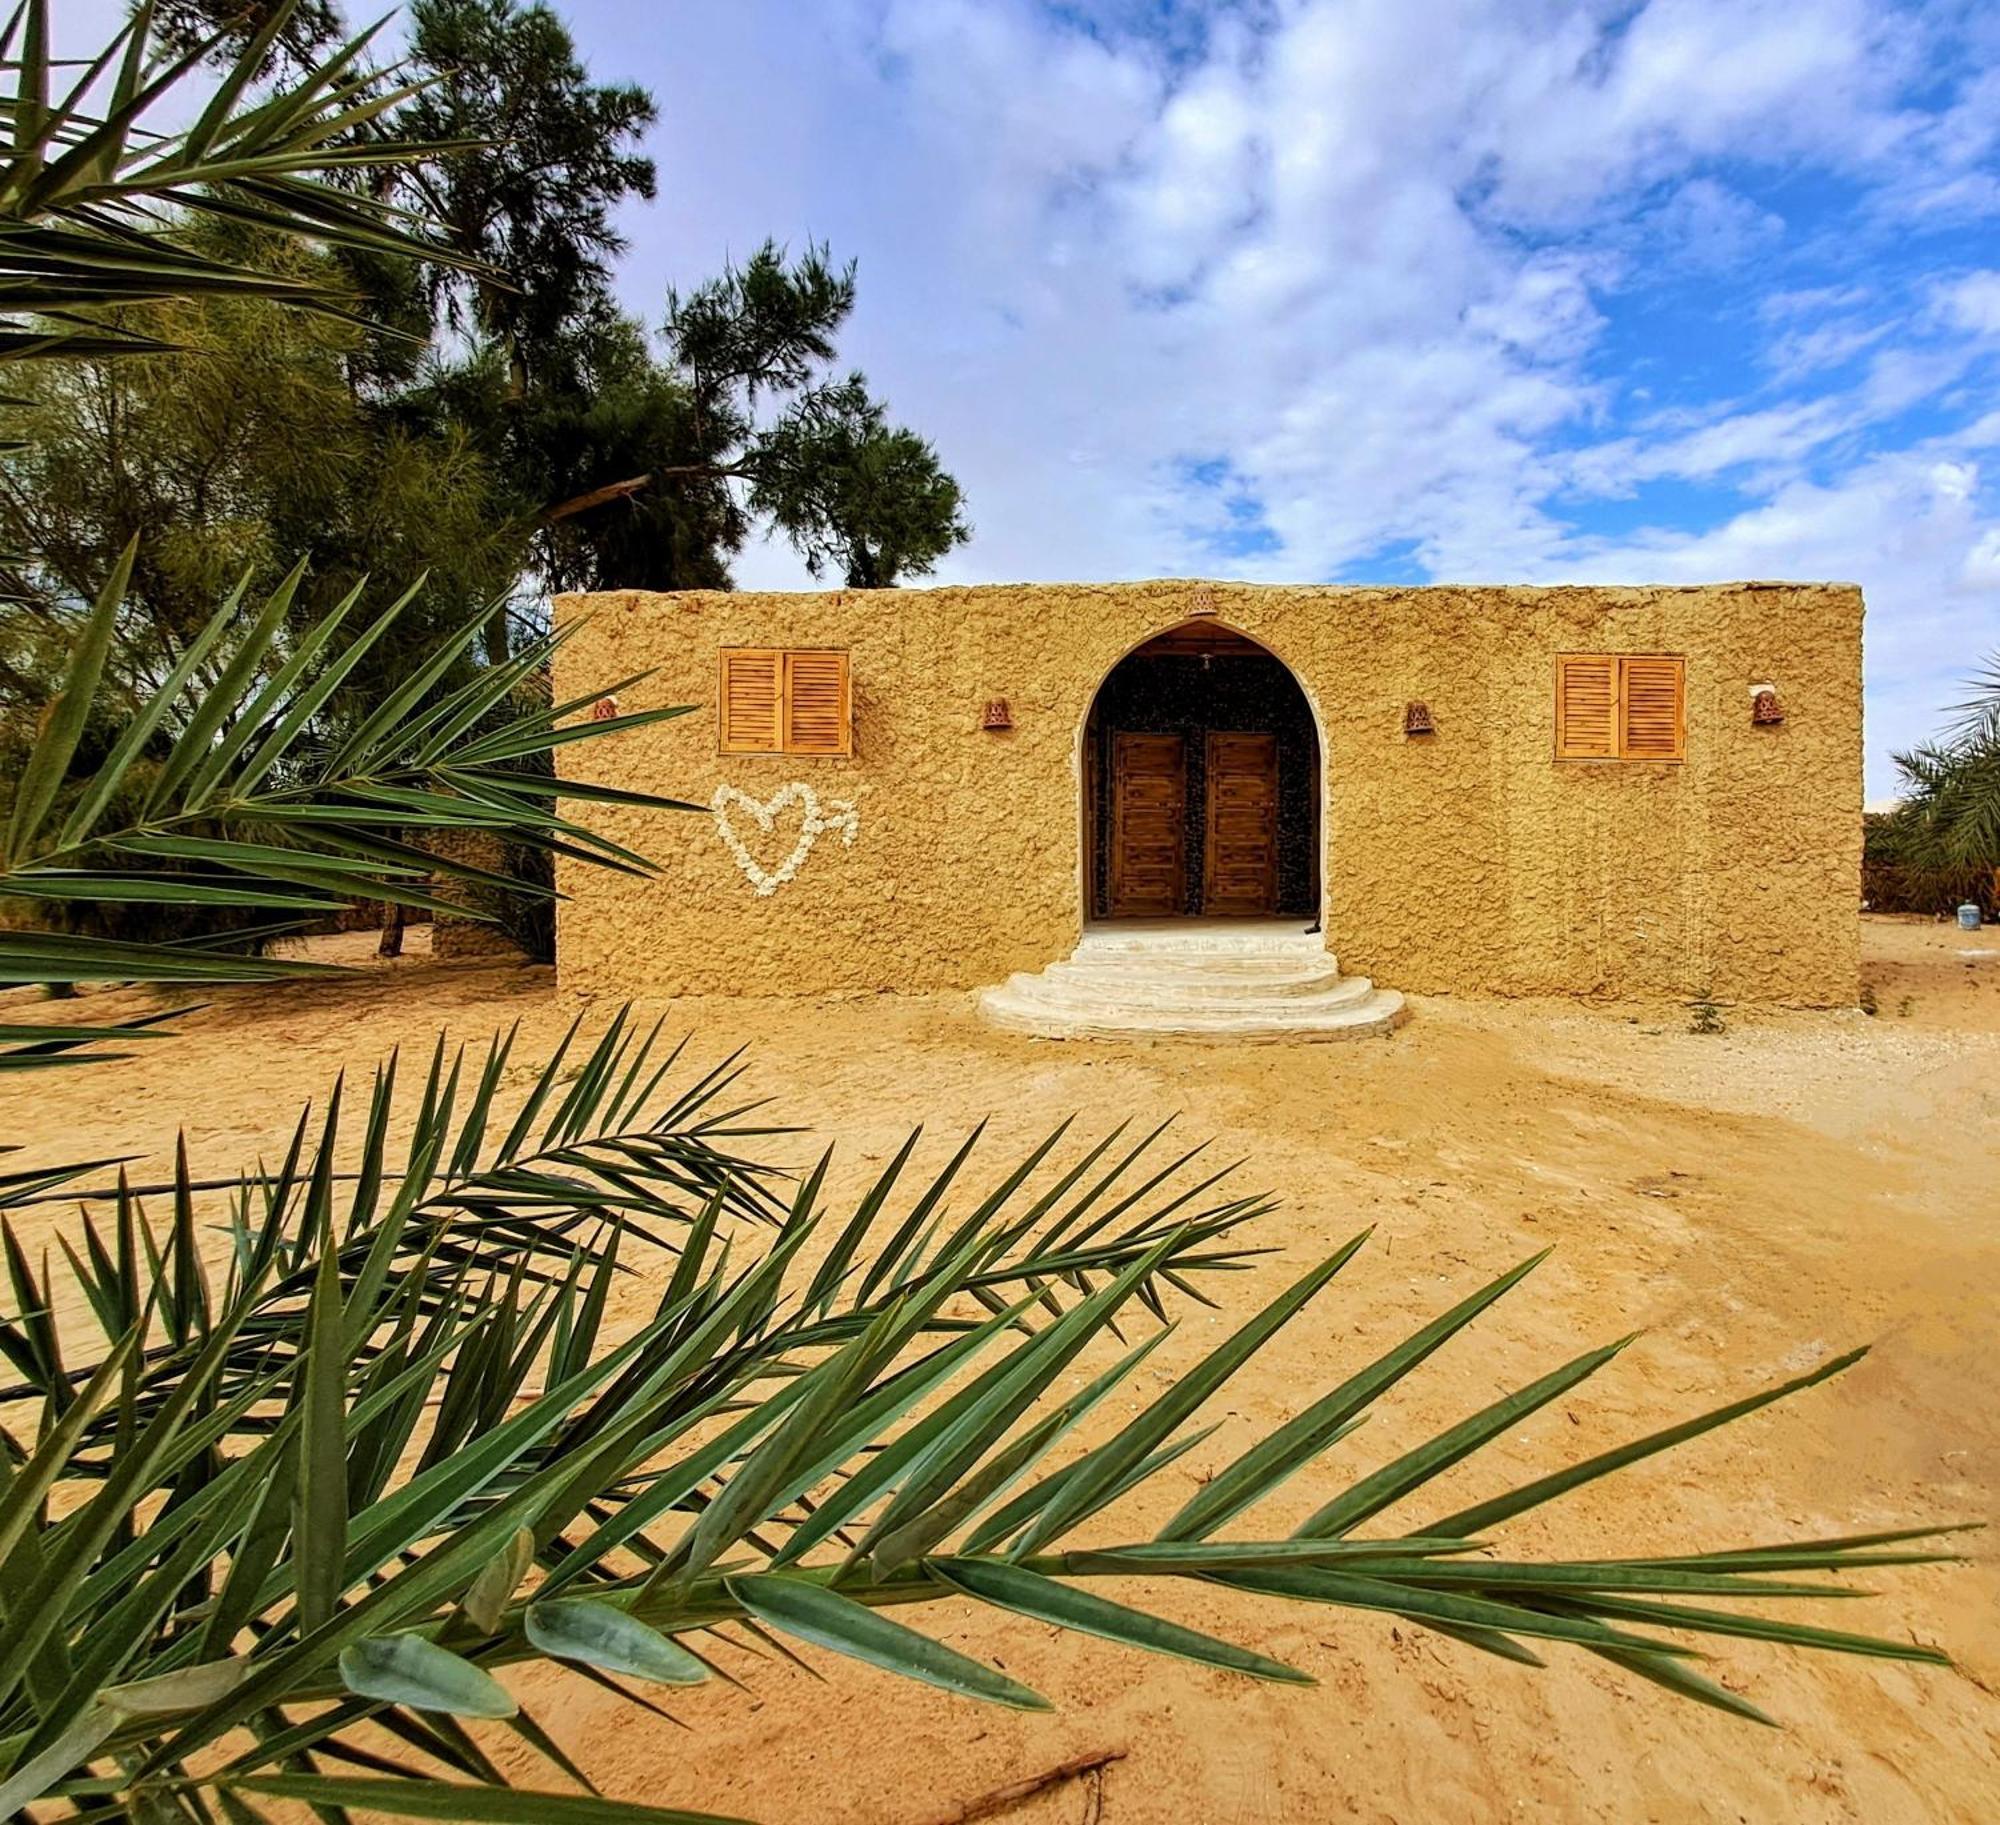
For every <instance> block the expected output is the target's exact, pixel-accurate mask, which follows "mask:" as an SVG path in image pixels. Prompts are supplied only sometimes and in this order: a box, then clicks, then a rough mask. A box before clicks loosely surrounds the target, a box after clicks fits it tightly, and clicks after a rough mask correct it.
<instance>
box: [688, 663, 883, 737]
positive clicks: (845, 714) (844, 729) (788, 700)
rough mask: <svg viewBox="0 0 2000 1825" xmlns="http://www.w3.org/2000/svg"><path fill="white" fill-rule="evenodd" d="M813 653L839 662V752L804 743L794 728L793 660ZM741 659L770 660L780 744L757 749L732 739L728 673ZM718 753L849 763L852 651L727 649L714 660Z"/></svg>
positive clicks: (852, 733)
mask: <svg viewBox="0 0 2000 1825" xmlns="http://www.w3.org/2000/svg"><path fill="white" fill-rule="evenodd" d="M806 654H810V655H813V656H814V657H820V656H823V655H827V654H832V655H834V656H835V657H837V658H838V660H839V662H840V745H839V746H838V747H837V748H825V747H816V746H810V745H805V744H801V743H800V742H799V741H798V740H797V738H796V734H795V731H794V730H793V727H792V662H793V660H794V659H796V658H798V657H800V656H802V655H806ZM738 659H769V660H771V661H773V662H774V664H775V666H776V670H777V677H776V679H775V681H774V689H775V692H776V707H775V715H776V721H777V730H776V733H777V740H776V742H775V744H774V745H772V746H770V747H753V746H749V745H747V744H744V743H741V742H732V741H731V740H730V739H729V670H730V662H731V661H732V660H738ZM715 701H716V708H715V751H716V752H717V753H718V754H722V755H730V756H744V757H747V756H750V755H757V754H768V755H784V756H787V757H789V758H791V759H794V760H851V759H852V758H853V756H854V679H853V673H852V670H851V666H850V661H849V649H848V648H847V647H844V646H725V647H723V648H722V649H721V651H720V652H719V653H718V655H717V657H716V694H715Z"/></svg>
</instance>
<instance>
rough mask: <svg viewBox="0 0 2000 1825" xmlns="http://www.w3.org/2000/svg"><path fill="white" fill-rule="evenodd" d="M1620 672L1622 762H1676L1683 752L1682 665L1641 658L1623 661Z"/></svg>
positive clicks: (1674, 662) (1657, 659) (1641, 656)
mask: <svg viewBox="0 0 2000 1825" xmlns="http://www.w3.org/2000/svg"><path fill="white" fill-rule="evenodd" d="M1622 669H1623V671H1624V678H1623V687H1624V688H1623V690H1622V691H1621V693H1620V696H1621V699H1622V702H1623V705H1624V727H1623V730H1622V732H1621V735H1622V739H1621V742H1620V747H1621V751H1622V752H1623V754H1624V756H1625V758H1626V759H1627V760H1679V759H1680V758H1681V757H1682V754H1683V753H1684V752H1685V748H1686V742H1685V728H1686V716H1685V710H1684V707H1683V706H1684V704H1685V701H1686V693H1685V692H1684V691H1683V689H1682V682H1683V664H1682V661H1681V660H1679V659H1671V658H1666V657H1656V656H1654V655H1651V654H1642V655H1636V656H1634V657H1631V658H1628V659H1626V660H1624V661H1623V668H1622Z"/></svg>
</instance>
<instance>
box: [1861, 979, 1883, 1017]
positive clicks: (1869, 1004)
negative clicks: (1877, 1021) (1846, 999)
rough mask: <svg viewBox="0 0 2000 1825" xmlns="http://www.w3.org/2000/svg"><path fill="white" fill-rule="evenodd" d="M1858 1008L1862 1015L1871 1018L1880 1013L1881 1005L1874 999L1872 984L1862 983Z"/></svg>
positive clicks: (1873, 986)
mask: <svg viewBox="0 0 2000 1825" xmlns="http://www.w3.org/2000/svg"><path fill="white" fill-rule="evenodd" d="M1860 1007H1861V1011H1862V1013H1864V1014H1867V1015H1870V1016H1871V1017H1872V1016H1874V1015H1876V1014H1879V1013H1880V1012H1881V1011H1882V1004H1881V1002H1880V1001H1878V1000H1877V999H1876V997H1875V985H1874V983H1872V982H1864V983H1863V984H1862V985H1861V1002H1860Z"/></svg>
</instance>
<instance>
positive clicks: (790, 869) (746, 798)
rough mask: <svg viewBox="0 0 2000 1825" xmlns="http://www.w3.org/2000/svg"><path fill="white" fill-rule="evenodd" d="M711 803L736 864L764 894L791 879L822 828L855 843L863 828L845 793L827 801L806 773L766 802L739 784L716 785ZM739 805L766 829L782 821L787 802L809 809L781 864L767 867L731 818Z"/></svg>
mask: <svg viewBox="0 0 2000 1825" xmlns="http://www.w3.org/2000/svg"><path fill="white" fill-rule="evenodd" d="M708 802H709V809H710V810H711V811H712V812H713V813H714V815H715V828H716V833H717V834H718V835H719V836H720V837H721V838H722V841H723V843H724V844H725V846H726V847H727V848H728V850H729V853H730V854H731V855H733V856H734V857H735V858H736V866H737V867H738V868H740V869H742V870H743V873H744V875H745V877H746V878H747V879H748V880H749V882H750V885H751V886H752V887H754V888H756V890H757V892H758V893H759V894H760V895H764V894H774V893H776V892H777V891H778V889H779V888H781V887H783V886H784V885H785V884H786V883H787V882H789V881H790V880H791V879H792V877H793V876H794V875H796V874H797V873H798V872H799V869H800V868H801V867H802V866H803V865H804V863H805V859H806V857H807V856H809V855H811V854H812V851H813V845H814V844H815V843H817V842H818V841H819V839H820V835H821V833H822V832H823V831H828V830H838V831H839V832H840V839H841V842H842V843H843V844H845V845H846V846H847V847H849V848H852V847H853V844H854V839H855V837H856V835H858V834H859V832H860V829H861V814H860V813H859V812H858V811H856V810H855V808H854V806H853V805H852V804H851V803H850V802H849V801H848V800H846V799H828V800H827V802H826V803H825V804H824V805H822V804H821V803H820V800H819V794H818V793H816V792H815V791H814V790H813V789H812V788H811V787H810V786H809V785H807V784H806V783H805V781H804V780H802V779H795V780H793V781H792V782H791V784H790V785H788V786H780V787H779V788H778V789H777V791H775V792H774V793H772V794H771V796H770V797H769V798H767V799H765V800H764V801H763V802H762V803H761V804H760V803H759V802H758V801H757V800H756V799H754V798H752V797H751V796H750V795H749V793H747V792H739V791H737V789H736V788H735V787H734V786H717V787H716V789H715V796H714V797H713V798H712V799H710V800H709V801H708ZM731 805H740V806H742V807H743V809H744V810H745V811H747V812H748V813H749V814H750V816H751V817H752V818H754V819H755V820H756V823H757V828H758V829H759V830H761V831H763V832H764V833H765V834H766V835H769V834H770V830H771V826H772V824H773V823H775V822H776V821H777V817H778V814H779V813H780V812H781V811H783V810H785V809H786V808H787V807H788V806H791V805H799V806H802V807H803V808H804V811H805V815H804V817H803V818H801V819H800V821H799V840H798V841H797V842H796V843H795V844H794V845H793V846H792V853H791V854H790V855H788V856H787V857H786V858H785V859H784V861H782V862H781V863H779V865H778V867H777V868H776V869H775V870H773V871H770V872H768V873H767V872H766V871H765V870H764V869H763V868H761V867H759V866H758V864H757V858H756V857H755V856H753V855H752V854H751V853H750V851H749V849H748V848H747V847H746V846H745V844H744V842H743V839H742V837H740V836H739V835H738V834H737V832H736V826H735V825H734V824H732V823H731V822H730V820H729V807H730V806H731Z"/></svg>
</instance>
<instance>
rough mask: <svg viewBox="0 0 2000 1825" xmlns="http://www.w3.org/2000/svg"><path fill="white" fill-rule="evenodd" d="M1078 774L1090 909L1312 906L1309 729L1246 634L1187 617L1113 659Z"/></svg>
mask: <svg viewBox="0 0 2000 1825" xmlns="http://www.w3.org/2000/svg"><path fill="white" fill-rule="evenodd" d="M1083 785H1084V836H1085V845H1084V849H1085V869H1084V879H1085V888H1086V899H1087V904H1086V907H1085V912H1086V914H1087V915H1088V916H1089V917H1090V918H1093V919H1106V918H1113V919H1115V918H1172V917H1177V916H1182V915H1189V914H1208V915H1211V916H1217V917H1228V916H1253V917H1254V916H1260V915H1261V916H1265V917H1270V916H1280V917H1289V916H1293V915H1297V916H1299V917H1302V918H1307V919H1311V918H1315V917H1316V916H1317V915H1318V912H1319V875H1320V868H1319V831H1320V752H1319V733H1318V730H1317V729H1316V727H1315V726H1314V723H1313V717H1312V710H1311V708H1310V707H1309V706H1308V705H1307V703H1306V699H1305V693H1304V692H1303V691H1301V690H1300V689H1299V685H1298V680H1297V679H1295V678H1294V677H1293V676H1292V674H1291V671H1290V669H1289V668H1288V667H1287V666H1286V665H1285V663H1284V662H1283V661H1282V660H1281V659H1279V658H1278V657H1277V656H1276V655H1275V654H1273V653H1271V652H1270V651H1268V650H1267V649H1266V648H1264V647H1262V646H1259V645H1258V644H1257V643H1256V642H1255V641H1254V640H1251V639H1249V638H1247V637H1246V636H1245V635H1242V634H1239V633H1237V632H1236V631H1235V630H1234V629H1232V628H1227V627H1222V626H1220V625H1218V624H1217V623H1215V622H1212V621H1191V622H1187V623H1185V624H1183V625H1182V626H1180V627H1177V628H1174V629H1172V630H1170V631H1169V632H1167V633H1164V634H1161V635H1159V636H1157V637H1156V638H1155V639H1152V640H1149V641H1147V642H1146V644H1145V645H1144V646H1141V647H1138V648H1136V649H1135V650H1134V651H1132V652H1130V653H1128V654H1126V656H1125V657H1124V658H1123V659H1121V660H1120V661H1119V662H1118V663H1117V664H1116V665H1115V666H1113V667H1112V668H1111V670H1110V672H1109V673H1107V674H1106V676H1105V679H1104V682H1103V684H1102V685H1100V686H1099V687H1098V692H1097V700H1096V702H1095V703H1094V704H1093V705H1092V706H1091V711H1090V718H1089V721H1088V722H1087V723H1086V724H1085V727H1084V738H1083Z"/></svg>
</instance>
